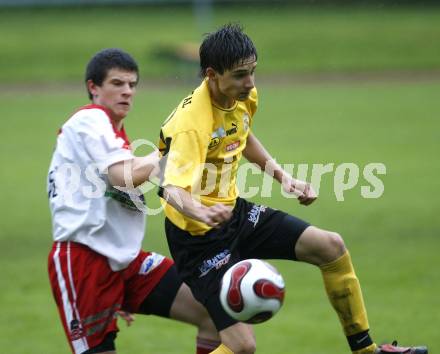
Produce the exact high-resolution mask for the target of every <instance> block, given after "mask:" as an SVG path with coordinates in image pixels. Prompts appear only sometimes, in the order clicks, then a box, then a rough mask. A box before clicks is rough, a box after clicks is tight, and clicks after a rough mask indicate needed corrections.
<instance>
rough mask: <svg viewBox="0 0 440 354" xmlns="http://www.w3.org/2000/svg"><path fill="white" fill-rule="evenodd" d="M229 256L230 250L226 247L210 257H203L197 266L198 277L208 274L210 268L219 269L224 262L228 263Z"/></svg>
mask: <svg viewBox="0 0 440 354" xmlns="http://www.w3.org/2000/svg"><path fill="white" fill-rule="evenodd" d="M230 258H231V252H230V251H229V250H228V249H225V250H223V251H221V252H220V253H218V254H216V255H215V256H214V257H212V258H210V259H205V260H204V261H203V263H202V265H201V266H200V267H199V271H200V275H199V278H201V277H203V276H205V275H206V274H208V273H209V272H210V271H211V270H212V269H214V268H215V269H220V268H221V267H223V266H224V265H225V264H228V262H229V259H230Z"/></svg>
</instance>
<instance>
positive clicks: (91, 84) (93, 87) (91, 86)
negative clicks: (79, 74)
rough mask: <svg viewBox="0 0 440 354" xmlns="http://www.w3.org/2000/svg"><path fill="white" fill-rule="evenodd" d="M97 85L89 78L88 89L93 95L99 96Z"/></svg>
mask: <svg viewBox="0 0 440 354" xmlns="http://www.w3.org/2000/svg"><path fill="white" fill-rule="evenodd" d="M97 86H98V85H96V84H95V83H94V82H93V81H92V80H87V89H88V91H89V92H90V93H91V94H92V96H97V95H98V91H97Z"/></svg>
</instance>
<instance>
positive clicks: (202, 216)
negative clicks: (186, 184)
mask: <svg viewBox="0 0 440 354" xmlns="http://www.w3.org/2000/svg"><path fill="white" fill-rule="evenodd" d="M163 198H164V199H165V200H166V201H167V203H169V204H170V205H171V206H173V208H174V209H176V210H177V211H179V212H180V213H182V214H184V215H186V216H188V217H190V218H192V219H194V220H198V221H201V222H203V223H205V224H207V225H208V226H211V227H218V226H219V225H221V224H222V223H224V222H225V221H227V220H229V219H230V218H231V217H232V208H231V207H229V206H226V205H224V204H215V205H213V206H211V207H207V206H205V205H203V204H201V203H200V202H199V201H197V200H195V199H194V198H193V197H192V196H191V193H190V192H188V191H187V190H185V189H183V188H181V187H177V186H172V185H168V186H166V187H164V189H163Z"/></svg>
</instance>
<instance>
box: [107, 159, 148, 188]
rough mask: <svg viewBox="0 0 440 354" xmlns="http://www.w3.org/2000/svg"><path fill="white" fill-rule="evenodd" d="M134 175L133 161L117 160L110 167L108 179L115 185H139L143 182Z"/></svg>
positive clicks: (128, 186)
mask: <svg viewBox="0 0 440 354" xmlns="http://www.w3.org/2000/svg"><path fill="white" fill-rule="evenodd" d="M133 177H134V174H133V168H132V163H131V161H121V162H117V163H115V164H113V165H111V166H110V167H109V168H108V180H109V182H110V184H111V185H112V186H113V187H127V188H133V187H137V186H138V185H139V184H141V183H139V181H137V180H136V179H135V178H133Z"/></svg>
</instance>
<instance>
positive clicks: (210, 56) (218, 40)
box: [199, 24, 257, 77]
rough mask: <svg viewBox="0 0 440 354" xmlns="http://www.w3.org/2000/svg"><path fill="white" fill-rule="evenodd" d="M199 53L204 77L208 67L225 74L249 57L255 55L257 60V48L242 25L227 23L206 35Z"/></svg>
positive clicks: (201, 72)
mask: <svg viewBox="0 0 440 354" xmlns="http://www.w3.org/2000/svg"><path fill="white" fill-rule="evenodd" d="M199 55H200V76H202V77H204V76H205V75H206V69H207V68H208V67H211V68H213V69H214V70H215V71H217V72H219V73H220V74H223V73H224V72H225V70H230V69H232V68H233V67H234V66H235V65H236V64H238V63H240V62H242V61H243V60H245V59H247V58H250V57H252V56H253V57H255V60H257V49H256V48H255V46H254V43H252V40H251V39H250V38H249V37H248V36H247V35H246V34H245V33H243V29H242V27H241V26H239V25H237V24H227V25H224V26H223V27H221V28H220V29H218V30H217V31H216V32H213V33H208V34H207V35H206V37H205V39H204V40H203V42H202V44H201V45H200V49H199Z"/></svg>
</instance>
